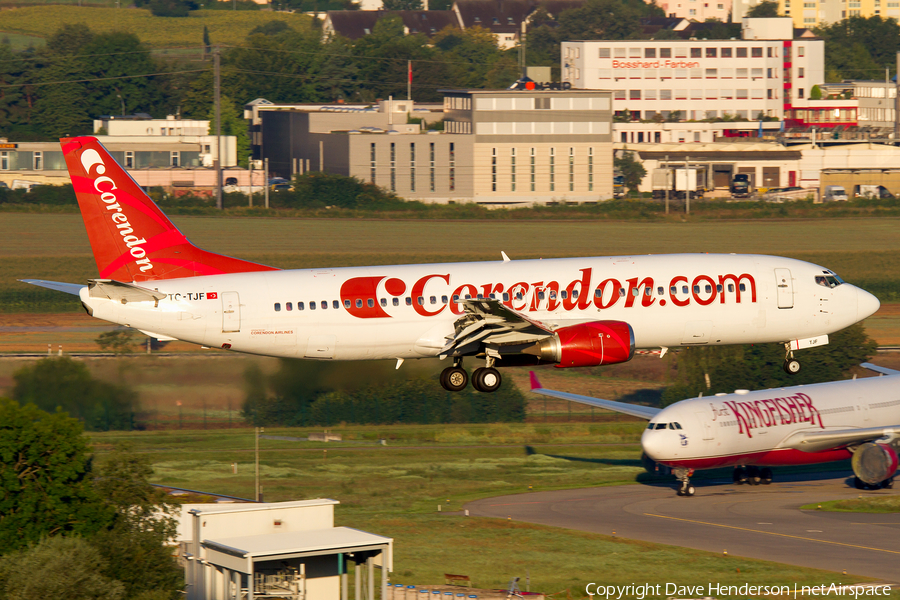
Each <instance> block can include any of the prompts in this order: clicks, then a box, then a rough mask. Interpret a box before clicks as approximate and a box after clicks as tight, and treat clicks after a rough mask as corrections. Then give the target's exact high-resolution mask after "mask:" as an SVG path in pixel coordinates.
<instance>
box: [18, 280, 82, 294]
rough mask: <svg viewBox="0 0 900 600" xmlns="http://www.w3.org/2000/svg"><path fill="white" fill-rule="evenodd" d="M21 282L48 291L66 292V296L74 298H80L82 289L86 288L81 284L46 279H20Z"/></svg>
mask: <svg viewBox="0 0 900 600" xmlns="http://www.w3.org/2000/svg"><path fill="white" fill-rule="evenodd" d="M19 281H21V282H22V283H30V284H31V285H36V286H38V287H42V288H47V289H48V290H56V291H57V292H65V293H66V294H72V295H73V296H78V295H79V294H80V293H81V288H83V287H84V284H81V283H64V282H62V281H46V280H44V279H20V280H19Z"/></svg>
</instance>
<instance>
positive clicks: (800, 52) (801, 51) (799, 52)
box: [797, 2, 900, 56]
mask: <svg viewBox="0 0 900 600" xmlns="http://www.w3.org/2000/svg"><path fill="white" fill-rule="evenodd" d="M895 4H897V6H900V3H895ZM890 5H891V3H890V2H889V3H888V6H890ZM797 56H806V48H804V47H803V46H797Z"/></svg>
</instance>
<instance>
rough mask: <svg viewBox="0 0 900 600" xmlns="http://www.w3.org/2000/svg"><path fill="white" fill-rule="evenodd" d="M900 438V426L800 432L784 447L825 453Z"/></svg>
mask: <svg viewBox="0 0 900 600" xmlns="http://www.w3.org/2000/svg"><path fill="white" fill-rule="evenodd" d="M897 436H900V425H893V426H890V427H866V428H863V429H829V430H826V431H798V432H797V433H795V434H793V435H791V436H789V437H788V438H787V439H786V440H784V442H782V444H781V445H782V446H783V447H786V448H793V449H794V450H800V451H802V452H824V451H825V450H834V449H837V448H845V447H847V446H853V445H856V444H864V443H866V442H873V441H875V440H878V439H881V438H886V439H887V440H893V439H894V438H895V437H897Z"/></svg>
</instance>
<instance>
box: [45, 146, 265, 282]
mask: <svg viewBox="0 0 900 600" xmlns="http://www.w3.org/2000/svg"><path fill="white" fill-rule="evenodd" d="M60 144H61V145H62V150H63V154H64V155H65V157H66V166H68V168H69V176H70V177H71V179H72V185H73V186H74V187H75V196H76V197H77V198H78V206H79V207H80V208H81V216H82V217H83V218H84V226H85V228H86V229H87V233H88V239H89V240H90V242H91V249H93V251H94V259H95V260H96V261H97V268H98V269H99V270H100V277H101V278H103V279H116V280H118V281H146V280H150V279H177V278H179V277H195V276H199V275H218V274H221V273H244V272H248V271H274V270H277V269H275V268H274V267H267V266H265V265H259V264H256V263H252V262H247V261H244V260H239V259H237V258H230V257H228V256H222V255H221V254H213V253H212V252H207V251H205V250H201V249H200V248H197V247H196V246H194V245H193V244H191V242H190V241H188V239H187V238H186V237H184V234H182V233H181V232H180V231H178V229H177V228H176V227H175V225H173V224H172V222H171V221H169V219H168V218H166V215H164V214H163V212H162V211H161V210H160V209H159V207H158V206H156V204H154V203H153V201H152V200H151V199H150V198H149V197H148V196H147V195H146V194H145V193H144V192H143V190H141V188H140V186H138V184H137V183H135V181H134V180H133V179H132V178H131V176H130V175H128V173H127V172H125V169H123V168H122V167H121V166H120V165H119V164H118V163H117V162H116V161H115V159H113V157H112V156H110V155H109V152H107V151H106V148H104V147H103V145H102V144H101V143H100V142H99V141H97V139H96V138H92V137H77V138H64V139H61V140H60Z"/></svg>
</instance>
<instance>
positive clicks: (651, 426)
mask: <svg viewBox="0 0 900 600" xmlns="http://www.w3.org/2000/svg"><path fill="white" fill-rule="evenodd" d="M654 427H656V423H649V424H648V425H647V429H653V428H654Z"/></svg>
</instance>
